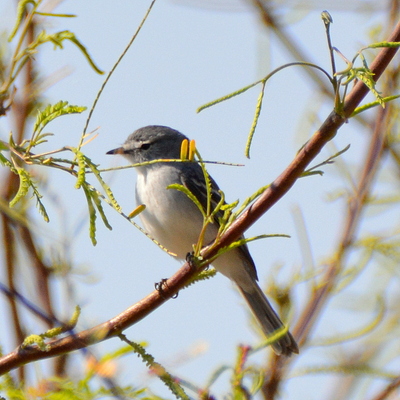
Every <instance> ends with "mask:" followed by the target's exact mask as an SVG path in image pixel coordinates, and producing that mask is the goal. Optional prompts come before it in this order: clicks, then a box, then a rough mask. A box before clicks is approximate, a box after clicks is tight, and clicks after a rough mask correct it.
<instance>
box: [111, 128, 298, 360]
mask: <svg viewBox="0 0 400 400" xmlns="http://www.w3.org/2000/svg"><path fill="white" fill-rule="evenodd" d="M185 139H188V138H187V137H186V136H185V135H184V134H182V133H180V132H179V131H177V130H175V129H172V128H169V127H167V126H162V125H149V126H145V127H142V128H139V129H137V130H136V131H134V132H133V133H132V134H131V135H129V136H128V138H127V140H126V141H125V143H124V144H123V145H122V146H121V147H119V148H116V149H113V150H110V151H108V152H107V154H120V155H123V156H124V157H125V158H126V159H127V160H129V162H130V163H132V164H139V165H138V166H136V168H135V170H136V172H137V181H136V191H135V196H136V203H137V204H138V205H142V204H144V205H145V208H144V210H143V211H142V212H141V213H140V214H139V216H140V219H141V221H142V224H143V226H144V228H145V230H146V231H147V232H148V233H149V234H150V236H151V237H153V238H154V239H155V240H156V241H157V242H159V243H160V244H161V245H162V246H163V247H165V248H166V249H168V250H169V251H170V252H172V253H174V254H175V257H176V258H177V259H181V260H185V259H186V257H187V254H188V253H190V252H191V251H192V250H193V245H194V244H196V243H197V241H198V239H199V234H200V231H201V229H202V227H203V215H202V213H201V212H200V210H199V208H198V205H196V204H195V202H194V201H193V200H192V199H190V198H189V196H187V194H186V193H184V192H182V191H180V190H176V189H174V188H168V186H169V185H172V184H179V185H182V186H184V187H186V188H187V189H188V190H189V191H190V192H191V193H192V195H194V196H195V197H196V199H197V200H198V203H200V205H201V206H202V207H204V208H205V207H206V204H207V189H206V179H205V177H204V172H203V169H202V168H201V166H200V165H199V163H198V162H163V161H159V162H153V163H149V162H151V161H155V160H171V159H172V160H179V159H180V154H181V145H182V142H183V141H184V140H185ZM141 163H144V164H143V165H140V164H141ZM209 180H210V182H211V189H212V190H211V205H212V207H215V206H216V204H218V202H219V201H220V199H221V194H220V192H219V187H218V185H217V183H216V182H215V181H214V179H213V178H212V177H211V176H210V177H209ZM217 217H218V214H217V216H216V218H214V222H213V223H212V224H209V225H208V227H207V229H206V233H205V236H204V241H203V243H205V244H210V243H212V242H213V241H214V240H215V238H216V235H217V232H218V227H219V220H218V218H217ZM212 266H213V267H214V268H215V269H216V270H217V271H218V272H220V273H222V274H223V275H225V276H226V277H228V278H229V279H230V280H231V281H233V282H234V284H235V285H236V286H237V288H238V290H239V292H240V294H241V295H242V296H243V298H244V300H245V301H246V303H247V304H248V306H249V307H250V309H251V311H252V313H253V314H254V316H255V318H256V320H257V321H258V322H259V324H260V327H261V329H262V331H263V332H264V334H265V335H266V337H267V338H268V337H271V335H274V334H275V335H276V334H277V332H281V335H277V336H279V337H278V338H277V339H276V340H275V341H273V343H272V344H271V346H272V349H273V350H274V352H275V353H276V354H278V355H284V356H290V355H292V354H293V353H295V354H298V352H299V349H298V345H297V343H296V341H295V339H294V338H293V336H292V334H291V333H290V332H289V331H288V330H287V329H286V328H285V326H284V324H283V322H282V321H281V319H280V318H279V316H278V315H277V313H276V312H275V311H274V309H273V308H272V306H271V304H270V302H269V301H268V299H267V297H266V296H265V294H264V292H263V291H262V290H261V288H260V286H259V285H258V283H257V281H258V277H257V271H256V266H255V263H254V261H253V259H252V257H251V255H250V252H249V249H248V246H247V245H246V244H243V245H241V246H239V247H236V248H234V249H230V250H229V251H227V252H225V253H223V254H222V255H220V256H219V257H218V258H216V259H215V260H214V261H213V262H212Z"/></svg>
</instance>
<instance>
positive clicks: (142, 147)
mask: <svg viewBox="0 0 400 400" xmlns="http://www.w3.org/2000/svg"><path fill="white" fill-rule="evenodd" d="M140 148H141V149H142V150H147V149H149V148H150V143H142V145H141V146H140Z"/></svg>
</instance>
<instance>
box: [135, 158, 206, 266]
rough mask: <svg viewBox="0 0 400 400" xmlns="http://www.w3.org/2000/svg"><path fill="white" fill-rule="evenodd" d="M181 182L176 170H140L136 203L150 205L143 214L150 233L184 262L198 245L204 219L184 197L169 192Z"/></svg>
mask: <svg viewBox="0 0 400 400" xmlns="http://www.w3.org/2000/svg"><path fill="white" fill-rule="evenodd" d="M177 181H178V171H177V170H176V169H175V168H174V167H170V166H167V165H163V166H162V168H145V169H140V170H138V179H137V184H136V201H137V203H138V204H145V205H146V209H145V210H144V211H143V212H142V213H141V214H140V217H141V220H142V222H143V226H144V228H145V229H146V231H147V232H148V233H149V234H150V235H151V236H152V237H153V238H154V239H156V240H157V241H158V242H159V243H161V244H162V245H163V246H164V247H166V248H167V249H168V250H170V251H171V252H173V253H175V254H176V255H177V257H178V258H181V259H184V258H185V257H186V255H187V253H189V252H192V251H193V244H195V243H197V241H198V238H199V234H200V231H201V228H202V225H203V217H202V215H201V213H200V211H199V209H198V208H197V206H196V205H195V204H194V203H193V202H192V201H191V200H190V199H189V198H188V197H187V196H186V195H185V194H184V193H182V192H180V191H178V190H176V189H167V186H168V185H170V184H172V183H176V182H177ZM211 239H212V238H210V237H208V238H207V240H211ZM205 244H207V243H205Z"/></svg>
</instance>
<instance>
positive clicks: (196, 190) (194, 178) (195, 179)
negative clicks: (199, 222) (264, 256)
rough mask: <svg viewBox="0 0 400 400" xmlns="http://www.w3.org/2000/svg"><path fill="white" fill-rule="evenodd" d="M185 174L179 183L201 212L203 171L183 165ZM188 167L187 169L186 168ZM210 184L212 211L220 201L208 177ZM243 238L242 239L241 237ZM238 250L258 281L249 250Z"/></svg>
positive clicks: (204, 193) (204, 196) (204, 203)
mask: <svg viewBox="0 0 400 400" xmlns="http://www.w3.org/2000/svg"><path fill="white" fill-rule="evenodd" d="M185 166H186V168H185V173H184V174H180V177H181V183H182V185H183V186H185V187H187V188H188V189H189V190H190V192H191V193H192V194H193V195H194V196H195V197H196V199H197V200H198V201H199V203H200V204H201V205H202V207H203V210H204V211H205V210H206V209H207V190H206V183H205V178H204V174H203V170H202V169H201V167H200V165H199V164H197V163H193V164H189V163H185ZM187 167H189V168H187ZM209 178H210V183H211V189H212V191H211V209H212V210H213V209H214V208H215V207H216V206H217V204H218V203H219V202H220V201H221V195H220V194H219V192H218V190H219V186H218V185H217V183H216V182H215V181H214V179H213V178H212V177H211V176H210V175H209ZM222 216H223V212H222V211H218V212H217V213H216V215H215V217H216V218H215V221H214V223H215V224H217V226H219V220H220V218H222ZM242 238H243V237H242ZM238 250H239V251H240V253H241V256H242V257H243V259H244V260H245V264H246V266H247V269H248V272H249V273H250V275H251V276H252V278H253V279H255V280H258V277H257V270H256V266H255V264H254V261H253V258H252V257H251V255H250V252H249V249H248V247H247V245H246V244H244V245H243V246H240V247H238Z"/></svg>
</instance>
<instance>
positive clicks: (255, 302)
mask: <svg viewBox="0 0 400 400" xmlns="http://www.w3.org/2000/svg"><path fill="white" fill-rule="evenodd" d="M253 283H254V284H253V285H252V288H251V289H252V290H251V291H245V290H244V289H242V288H241V287H240V286H239V291H240V293H241V294H242V296H243V298H244V299H245V300H246V302H247V304H248V305H249V307H250V309H251V311H252V312H253V314H254V316H255V317H256V318H257V320H258V322H259V323H260V325H261V328H262V330H263V332H264V333H265V335H266V336H267V337H270V336H271V335H276V334H278V333H279V332H280V331H284V329H285V326H284V325H283V323H282V321H281V320H280V319H279V317H278V315H277V314H276V312H275V311H274V309H273V308H272V306H271V304H270V303H269V301H268V299H267V298H266V297H265V294H264V293H263V291H262V290H261V288H260V287H259V286H258V284H257V282H256V281H253ZM271 346H272V348H273V350H274V351H275V353H276V354H282V355H285V356H290V355H291V354H292V353H296V354H298V353H299V348H298V346H297V343H296V341H295V340H294V338H293V336H292V334H291V333H290V332H289V331H287V332H285V333H283V334H282V336H280V337H279V338H278V339H276V341H275V342H273V343H272V344H271Z"/></svg>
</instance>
